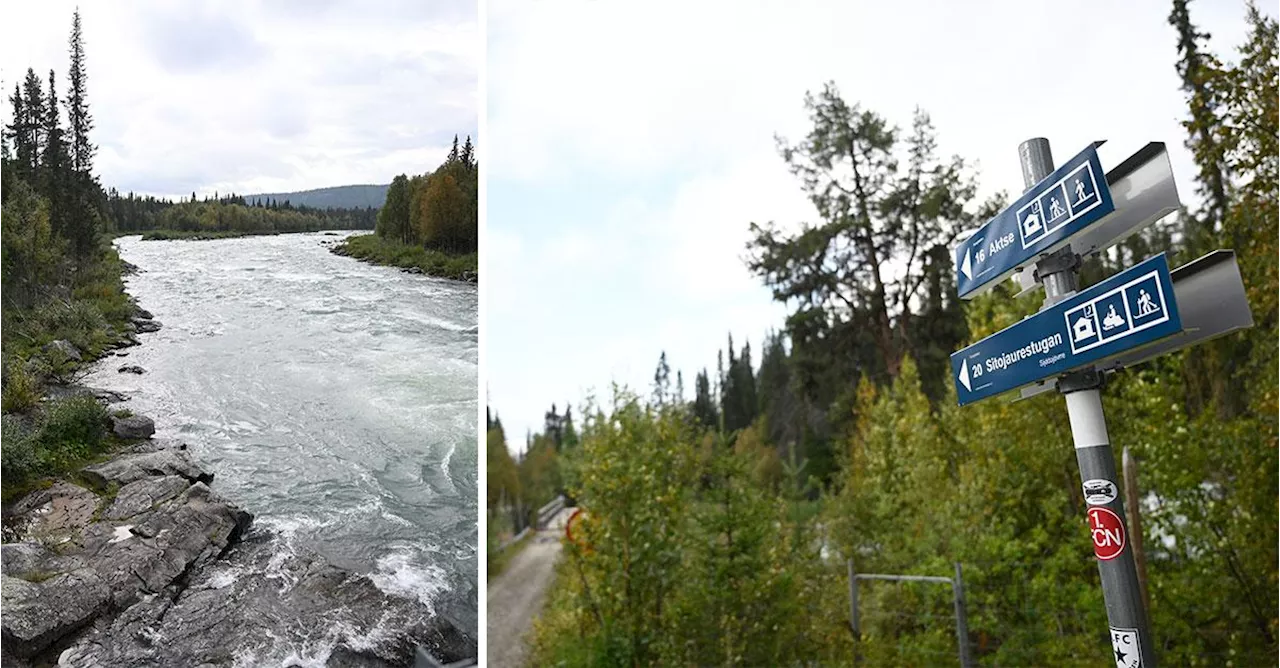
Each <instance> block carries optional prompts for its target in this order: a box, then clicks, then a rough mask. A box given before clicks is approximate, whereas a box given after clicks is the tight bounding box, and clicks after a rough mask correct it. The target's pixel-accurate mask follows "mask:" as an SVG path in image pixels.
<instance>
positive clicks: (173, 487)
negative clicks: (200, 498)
mask: <svg viewBox="0 0 1280 668" xmlns="http://www.w3.org/2000/svg"><path fill="white" fill-rule="evenodd" d="M190 486H191V482H190V481H189V480H187V479H186V478H183V477H182V476H176V475H167V476H161V477H155V478H143V479H142V480H138V481H136V482H131V483H129V484H127V485H125V486H124V487H121V488H120V491H119V492H118V493H116V500H115V501H114V502H113V503H112V504H111V507H110V508H108V509H107V512H106V513H104V514H103V517H105V518H106V519H108V520H125V519H129V518H130V517H133V516H134V515H140V514H142V513H145V512H147V511H149V510H152V509H153V508H155V507H156V506H158V505H160V504H162V503H164V502H165V501H168V500H169V499H172V498H174V497H175V496H177V495H179V494H181V493H182V492H184V491H186V489H187V488H188V487H190Z"/></svg>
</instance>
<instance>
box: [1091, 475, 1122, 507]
mask: <svg viewBox="0 0 1280 668" xmlns="http://www.w3.org/2000/svg"><path fill="white" fill-rule="evenodd" d="M1115 500H1116V484H1115V483H1114V482H1111V481H1110V480H1103V479H1102V478H1094V479H1093V480H1086V481H1084V501H1085V503H1087V504H1089V505H1091V506H1105V505H1107V504H1108V503H1111V502H1112V501H1115Z"/></svg>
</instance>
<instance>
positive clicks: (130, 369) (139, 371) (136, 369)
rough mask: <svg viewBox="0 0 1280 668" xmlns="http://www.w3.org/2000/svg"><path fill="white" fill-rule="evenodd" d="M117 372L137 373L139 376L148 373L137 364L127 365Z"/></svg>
mask: <svg viewBox="0 0 1280 668" xmlns="http://www.w3.org/2000/svg"><path fill="white" fill-rule="evenodd" d="M116 371H119V372H120V373H136V374H139V375H141V374H144V373H146V372H147V370H146V369H144V368H142V367H140V366H138V365H137V364H126V365H124V366H122V367H120V368H119V369H116Z"/></svg>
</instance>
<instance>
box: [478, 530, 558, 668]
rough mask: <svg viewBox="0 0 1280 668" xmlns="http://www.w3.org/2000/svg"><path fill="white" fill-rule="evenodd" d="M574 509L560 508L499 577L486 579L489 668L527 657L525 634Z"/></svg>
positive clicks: (513, 665) (511, 667)
mask: <svg viewBox="0 0 1280 668" xmlns="http://www.w3.org/2000/svg"><path fill="white" fill-rule="evenodd" d="M574 510H575V509H574V508H565V509H564V510H561V511H560V513H559V514H557V515H556V516H555V517H554V518H552V520H551V522H549V523H548V527H547V528H546V529H544V530H542V531H539V532H538V533H537V534H535V535H533V536H531V537H530V538H528V539H527V540H531V541H533V542H532V543H531V544H529V545H528V546H526V547H525V548H524V550H523V551H521V552H520V554H517V555H516V556H515V558H513V559H512V560H511V563H509V564H507V567H506V570H504V571H503V572H502V573H501V574H500V575H498V577H496V578H494V579H493V580H490V581H489V596H488V598H487V599H486V601H487V604H488V613H487V614H486V617H488V624H489V626H488V630H489V635H488V638H489V640H488V660H487V661H486V662H485V665H487V666H491V667H492V668H524V665H525V662H526V661H528V658H529V647H528V643H527V642H526V639H525V637H524V636H525V634H526V633H528V632H529V631H530V630H531V629H532V628H533V620H534V618H535V617H537V616H538V612H539V611H541V610H542V604H543V602H544V601H545V600H546V597H547V588H548V587H549V586H550V585H551V578H552V574H553V573H554V571H555V564H556V560H557V559H559V558H560V550H561V545H560V539H561V537H563V536H564V524H565V522H566V521H567V520H568V519H569V516H570V515H572V514H573V511H574Z"/></svg>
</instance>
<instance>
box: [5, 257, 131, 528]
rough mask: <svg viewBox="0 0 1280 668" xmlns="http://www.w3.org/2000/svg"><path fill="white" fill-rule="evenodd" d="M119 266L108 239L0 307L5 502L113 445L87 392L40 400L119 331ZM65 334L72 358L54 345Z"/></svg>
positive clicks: (123, 318)
mask: <svg viewBox="0 0 1280 668" xmlns="http://www.w3.org/2000/svg"><path fill="white" fill-rule="evenodd" d="M123 267H124V264H123V262H122V261H121V260H120V256H119V255H118V254H117V253H116V251H115V249H114V248H112V247H111V246H110V244H107V243H104V244H103V245H102V249H101V251H100V254H98V255H95V256H92V259H91V260H90V261H88V262H84V263H82V264H81V265H80V266H79V267H78V268H76V269H75V270H74V271H72V272H71V273H70V274H69V275H68V276H67V277H64V280H63V281H59V282H58V283H57V284H53V285H49V286H47V287H46V293H45V295H44V296H43V297H42V298H40V299H38V300H35V301H34V302H32V303H30V305H28V306H26V307H24V308H20V307H18V306H16V305H15V306H6V307H5V308H4V310H3V316H2V321H3V322H2V325H0V326H2V331H3V349H2V350H0V373H2V375H3V383H0V385H2V388H0V409H3V415H0V442H3V447H0V484H2V486H3V495H2V496H0V501H3V502H4V503H8V502H10V501H12V500H14V499H17V498H18V497H19V496H21V495H22V494H25V493H26V492H28V491H31V490H32V489H35V488H36V487H38V486H40V485H41V484H43V483H44V482H45V481H47V480H48V479H49V478H51V477H55V476H63V475H66V474H68V473H71V472H73V471H75V470H76V469H78V468H81V467H83V466H84V465H86V464H88V463H91V462H92V461H93V460H95V459H97V458H100V457H101V456H102V455H103V454H105V453H106V452H109V451H110V450H112V449H114V448H115V447H116V446H118V445H119V444H120V441H119V440H118V439H116V438H115V437H114V436H113V435H112V434H111V433H110V430H109V428H108V427H109V415H108V413H107V410H106V408H104V407H103V406H102V405H101V404H100V403H98V401H97V400H96V399H94V398H93V397H88V396H74V397H65V398H61V399H54V400H48V399H44V396H45V388H46V385H48V384H50V383H62V384H65V383H70V382H74V381H75V380H76V379H77V378H78V376H79V375H80V372H81V370H82V369H83V368H84V366H85V365H87V364H89V363H90V362H92V361H93V360H95V359H97V358H99V357H101V356H102V354H103V353H104V352H106V351H107V349H108V348H109V347H110V346H111V345H112V344H114V343H115V342H117V341H119V340H120V338H121V336H123V333H124V330H125V325H126V323H127V322H128V321H129V319H130V318H131V317H132V315H133V313H134V309H135V306H134V304H133V303H132V301H131V300H130V299H129V296H128V295H127V294H125V292H124V283H123V281H122V280H121V275H122V271H123ZM59 340H65V341H68V342H70V343H71V344H72V345H74V346H75V347H76V348H77V349H78V350H79V351H80V356H81V360H80V361H76V360H75V359H74V358H72V357H69V356H68V355H66V354H65V353H63V352H62V351H61V350H59V349H58V348H56V347H48V344H49V343H51V342H53V341H59Z"/></svg>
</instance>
